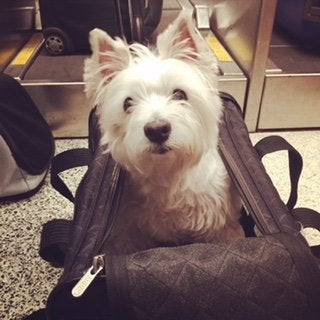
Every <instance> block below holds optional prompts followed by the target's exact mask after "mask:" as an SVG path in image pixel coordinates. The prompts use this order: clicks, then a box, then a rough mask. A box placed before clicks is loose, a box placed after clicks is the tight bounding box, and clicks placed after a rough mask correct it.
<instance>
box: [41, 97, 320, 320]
mask: <svg viewBox="0 0 320 320" xmlns="http://www.w3.org/2000/svg"><path fill="white" fill-rule="evenodd" d="M221 96H222V99H223V102H224V105H225V110H224V116H223V118H222V121H221V129H220V150H221V154H222V157H223V158H224V161H225V163H226V166H227V168H228V171H229V173H230V175H231V177H232V179H233V181H234V182H235V184H236V186H237V188H238V190H239V192H240V194H241V196H242V199H243V203H244V206H245V210H244V215H243V225H244V228H245V230H246V234H247V237H246V238H243V239H240V240H233V241H221V242H217V243H214V244H191V245H185V246H178V247H171V248H169V247H161V248H151V249H149V250H145V251H140V252H137V253H134V254H131V255H119V256H117V255H110V254H109V253H108V250H107V249H106V247H107V244H108V239H109V236H110V234H111V232H112V231H113V227H114V225H115V223H116V218H117V207H118V204H119V201H121V191H122V185H123V182H124V180H125V172H124V170H123V169H122V168H120V167H119V165H118V164H116V163H115V162H114V161H113V160H112V158H111V157H110V155H109V154H106V153H104V147H101V146H99V145H98V141H99V138H100V132H99V129H98V126H97V119H96V116H95V113H94V111H93V112H92V113H91V117H90V126H89V149H77V150H69V151H66V152H63V153H61V154H59V155H58V156H56V158H55V160H54V162H53V166H52V184H53V186H55V188H56V189H57V190H58V191H60V192H61V193H62V194H63V195H65V196H66V197H67V198H69V199H70V200H71V201H74V203H75V214H74V220H73V221H72V222H71V221H67V220H54V221H50V222H48V223H47V224H46V225H45V226H44V229H43V233H42V242H41V248H40V254H41V256H42V257H43V258H45V259H46V260H47V261H49V262H51V263H53V264H55V265H56V266H63V268H64V271H63V275H62V277H61V278H60V280H59V283H58V284H57V286H56V287H55V288H54V290H53V291H52V292H51V294H50V297H49V299H48V302H47V307H46V310H43V311H42V313H41V315H42V316H43V318H41V319H48V320H51V319H54V320H62V319H68V320H70V319H88V320H89V319H90V320H92V319H166V320H167V319H186V320H188V319H201V320H203V319H246V320H250V319H252V320H253V319H254V320H256V319H288V320H289V319H290V320H291V319H303V320H306V319H318V317H319V315H320V286H319V284H320V269H319V267H320V261H319V259H318V258H316V257H315V256H314V255H313V254H312V253H311V251H310V248H309V247H308V245H307V243H306V242H305V240H304V238H303V237H302V236H301V234H300V232H299V230H300V229H299V228H300V224H298V223H297V221H300V223H302V224H303V225H304V226H314V227H316V228H318V229H319V230H320V219H319V215H318V213H315V212H314V211H312V210H310V209H294V206H295V203H296V198H297V184H298V180H299V175H300V172H301V169H302V159H301V156H300V154H299V153H298V152H297V151H296V150H295V149H294V148H293V147H292V146H291V145H289V144H288V143H287V142H286V141H285V140H283V139H282V138H280V137H277V136H272V137H270V138H267V139H264V140H261V141H260V142H259V143H258V144H257V146H256V147H255V148H254V147H253V146H252V144H251V142H250V139H249V135H248V131H247V129H246V127H245V125H244V122H243V119H242V114H241V111H240V108H239V106H238V105H237V103H236V102H235V101H234V99H233V98H232V97H231V96H229V95H227V94H221ZM277 150H288V154H289V163H290V175H291V182H292V190H291V195H290V198H289V201H288V203H287V205H285V204H284V203H283V202H282V201H281V199H280V197H279V195H278V193H277V191H276V189H275V187H274V186H273V184H272V182H271V180H270V178H269V177H268V175H267V174H266V171H265V169H264V167H263V165H262V162H261V161H260V158H261V157H262V156H263V155H264V154H265V153H269V152H274V151H277ZM80 165H88V170H87V172H86V174H85V176H84V178H83V180H82V181H81V183H80V185H79V187H78V189H77V192H76V195H75V198H74V197H73V195H72V193H71V192H70V191H69V189H68V187H67V186H66V185H65V183H64V182H63V180H62V179H61V178H60V177H59V175H58V174H59V173H60V172H62V171H65V170H67V169H69V168H71V167H74V166H80ZM118 218H119V219H121V217H118ZM254 228H255V229H256V230H257V231H255V230H254ZM257 234H259V236H257ZM122 236H124V237H125V236H126V235H122ZM128 241H130V240H129V239H128ZM37 315H39V313H38V314H37ZM39 319H40V318H39Z"/></svg>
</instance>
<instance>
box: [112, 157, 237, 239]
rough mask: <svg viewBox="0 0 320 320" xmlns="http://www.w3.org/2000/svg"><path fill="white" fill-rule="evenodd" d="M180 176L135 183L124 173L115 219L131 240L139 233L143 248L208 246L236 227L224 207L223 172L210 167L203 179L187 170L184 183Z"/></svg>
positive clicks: (217, 168)
mask: <svg viewBox="0 0 320 320" xmlns="http://www.w3.org/2000/svg"><path fill="white" fill-rule="evenodd" d="M206 168H210V166H206ZM183 176H184V179H182V178H181V177H179V175H178V174H177V175H176V177H175V176H174V175H172V174H168V176H167V180H168V183H167V184H166V183H165V180H166V176H163V175H162V176H161V178H162V183H161V184H158V183H156V182H157V180H156V178H155V177H148V178H144V179H142V178H141V179H137V178H136V177H133V176H132V175H131V174H130V173H127V174H126V179H125V181H126V183H125V186H124V190H123V197H122V199H121V206H120V209H119V218H118V219H119V222H121V220H122V221H123V223H124V224H126V225H127V227H125V228H126V229H127V231H126V232H128V234H131V237H135V235H134V234H137V235H139V237H141V234H142V233H143V234H144V235H143V240H142V243H148V242H149V241H147V240H146V238H148V240H150V241H152V242H154V243H155V244H157V245H158V244H186V243H191V242H208V241H213V240H215V239H219V238H220V237H223V238H224V237H225V236H226V235H225V226H226V225H228V230H229V231H230V225H232V224H233V223H234V222H235V221H234V222H233V221H232V217H233V216H234V215H233V212H230V210H233V209H232V208H231V207H230V206H229V205H228V204H229V203H230V202H231V201H232V199H229V198H228V197H229V196H228V193H229V190H228V188H227V189H226V188H225V186H226V184H227V185H229V180H228V176H227V174H226V172H225V171H224V170H223V169H221V167H220V165H218V166H214V165H213V163H212V165H211V170H210V169H207V176H206V177H204V176H203V174H202V172H201V170H200V169H199V170H197V169H194V170H192V171H190V172H189V175H187V179H186V178H185V175H183ZM179 179H180V180H179ZM217 180H220V181H221V182H222V183H221V186H219V184H217V183H216V181H217ZM222 186H223V187H222ZM237 201H238V198H235V199H234V202H235V203H236V202H237ZM238 207H239V206H238ZM121 224H122V223H121ZM235 225H238V224H237V223H235ZM134 230H135V231H134ZM218 230H219V231H218ZM229 231H228V232H229ZM135 241H137V239H135ZM142 243H141V244H142ZM153 245H154V244H153Z"/></svg>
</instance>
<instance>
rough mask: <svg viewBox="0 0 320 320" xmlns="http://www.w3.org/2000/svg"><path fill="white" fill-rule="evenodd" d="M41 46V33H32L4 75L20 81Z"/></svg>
mask: <svg viewBox="0 0 320 320" xmlns="http://www.w3.org/2000/svg"><path fill="white" fill-rule="evenodd" d="M42 44H43V36H42V33H34V34H33V35H32V36H31V37H30V39H29V40H28V41H27V43H26V44H25V45H24V47H23V49H22V50H21V51H20V52H19V53H18V54H17V55H16V56H15V58H14V59H13V60H12V61H11V63H10V64H9V65H8V67H7V68H6V70H5V73H7V74H8V75H10V76H11V77H13V78H15V79H17V80H22V79H23V78H24V76H25V74H26V72H27V71H28V68H29V67H30V65H31V64H32V62H33V61H34V59H35V58H36V56H37V54H38V53H39V50H40V49H41V46H42Z"/></svg>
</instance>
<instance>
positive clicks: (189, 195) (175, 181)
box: [84, 14, 243, 251]
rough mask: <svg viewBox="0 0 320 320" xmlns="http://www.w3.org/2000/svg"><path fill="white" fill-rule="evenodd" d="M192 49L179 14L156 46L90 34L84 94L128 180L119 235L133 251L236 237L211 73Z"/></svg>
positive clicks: (211, 62)
mask: <svg viewBox="0 0 320 320" xmlns="http://www.w3.org/2000/svg"><path fill="white" fill-rule="evenodd" d="M198 42H199V40H198V35H197V34H196V33H195V31H194V27H193V25H192V22H191V21H190V20H189V19H187V18H186V17H185V16H184V15H183V14H182V15H180V16H179V17H178V18H177V20H176V21H174V23H173V24H172V25H171V26H169V28H168V29H167V30H166V31H164V32H163V33H162V34H160V35H159V36H158V38H157V43H156V46H155V47H154V48H147V47H145V46H143V45H141V44H138V43H134V44H132V45H128V44H127V43H126V42H125V41H123V40H121V39H119V38H116V39H115V40H113V39H112V38H111V37H110V36H109V35H108V34H106V33H105V32H104V31H102V30H99V29H95V30H93V31H91V33H90V43H91V48H92V52H93V54H92V57H91V58H90V59H87V61H86V63H85V74H84V79H85V83H86V92H87V94H88V96H90V97H94V98H95V103H96V104H97V106H98V110H99V111H98V112H99V117H100V120H99V121H100V127H101V130H102V133H103V137H102V141H101V143H103V144H108V150H109V151H110V152H111V154H112V156H113V158H114V159H115V160H116V161H117V162H119V163H120V164H121V165H122V166H123V167H124V168H125V169H126V170H127V171H128V173H129V174H128V177H127V180H128V183H127V186H126V190H125V199H123V200H122V203H123V205H122V208H121V209H120V213H119V219H122V220H123V221H124V223H122V227H120V229H123V230H122V232H125V233H130V231H129V229H135V232H134V234H135V236H134V237H133V238H134V239H131V240H130V241H129V242H130V243H131V242H132V243H134V245H133V247H135V248H139V249H141V248H143V247H145V246H146V247H148V246H150V245H147V244H146V243H147V240H146V239H147V238H148V239H149V240H150V239H152V241H154V242H155V243H167V244H168V243H171V244H185V243H190V242H212V241H216V240H217V239H230V238H237V237H242V236H243V230H242V227H241V226H240V224H239V217H240V207H241V203H240V199H239V197H238V195H237V194H236V193H235V192H234V190H233V187H232V186H231V184H230V179H229V177H228V174H227V172H226V169H225V167H224V165H223V162H222V160H221V158H220V156H219V153H218V149H217V145H218V137H219V131H218V128H219V118H220V116H221V114H222V105H221V101H220V98H219V96H218V92H217V84H216V71H217V65H216V61H215V59H213V58H212V53H210V52H209V51H208V48H206V47H201V44H199V43H198ZM121 215H122V216H125V217H121ZM120 224H121V223H120ZM132 243H131V244H132ZM130 250H132V249H130ZM130 250H129V251H130Z"/></svg>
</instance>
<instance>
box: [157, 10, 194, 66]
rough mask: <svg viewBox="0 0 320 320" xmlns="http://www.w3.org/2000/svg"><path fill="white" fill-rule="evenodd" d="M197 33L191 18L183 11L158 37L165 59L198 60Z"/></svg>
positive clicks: (160, 49)
mask: <svg viewBox="0 0 320 320" xmlns="http://www.w3.org/2000/svg"><path fill="white" fill-rule="evenodd" d="M195 38H196V34H195V31H194V26H193V23H192V21H191V18H189V16H187V15H186V14H185V13H181V14H180V15H179V16H178V18H177V19H176V20H175V21H174V22H173V23H172V24H171V25H170V26H169V27H168V28H167V29H166V30H165V31H164V32H163V33H161V34H160V35H159V36H158V38H157V49H158V52H159V55H160V57H161V58H163V59H168V58H176V59H184V60H192V61H194V60H196V59H197V58H198V57H199V54H198V53H199V49H198V44H197V42H196V39H195Z"/></svg>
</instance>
